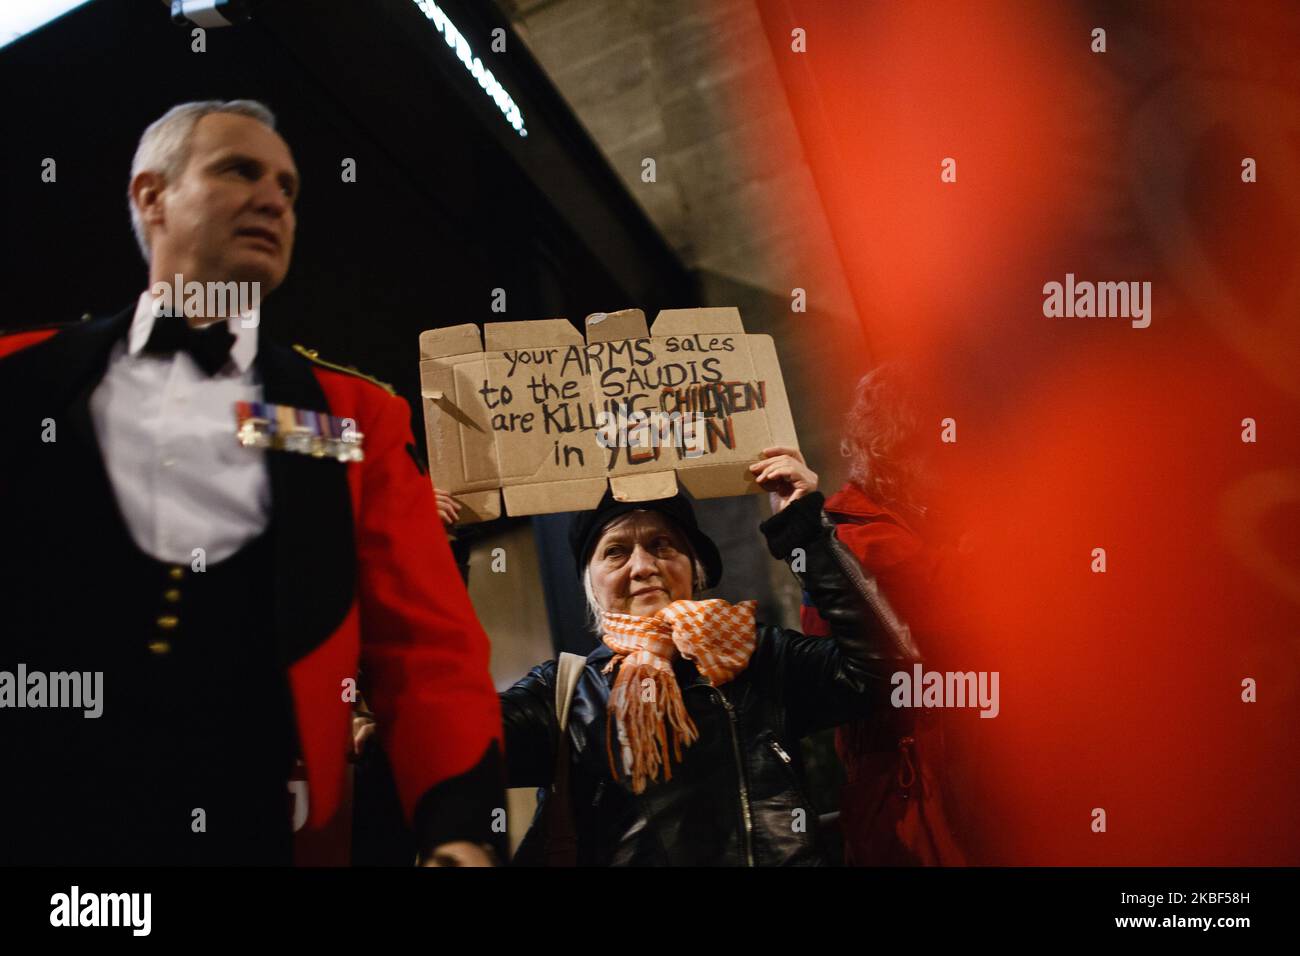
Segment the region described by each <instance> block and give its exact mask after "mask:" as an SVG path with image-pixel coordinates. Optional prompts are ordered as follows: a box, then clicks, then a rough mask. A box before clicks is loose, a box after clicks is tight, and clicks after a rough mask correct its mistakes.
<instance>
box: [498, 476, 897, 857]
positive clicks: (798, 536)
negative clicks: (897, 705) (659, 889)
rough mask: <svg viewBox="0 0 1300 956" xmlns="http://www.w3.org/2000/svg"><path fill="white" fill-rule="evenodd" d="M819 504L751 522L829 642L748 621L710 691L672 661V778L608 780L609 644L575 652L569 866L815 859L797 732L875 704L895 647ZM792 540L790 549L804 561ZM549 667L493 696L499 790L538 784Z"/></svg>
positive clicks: (553, 739) (868, 586) (818, 500)
mask: <svg viewBox="0 0 1300 956" xmlns="http://www.w3.org/2000/svg"><path fill="white" fill-rule="evenodd" d="M822 501H823V499H822V495H821V494H820V493H817V494H812V495H808V496H806V497H804V498H800V499H798V500H796V501H794V502H793V503H791V504H790V505H789V506H788V507H787V508H786V509H785V510H784V511H782V512H780V513H779V514H777V515H774V516H773V517H772V518H770V519H769V520H768V521H766V522H764V523H763V524H762V525H761V530H762V531H763V533H764V535H765V536H766V537H767V543H768V548H769V550H771V552H772V554H773V555H774V556H775V557H777V558H779V559H782V560H786V561H787V563H791V564H792V569H798V568H800V567H802V568H803V570H802V572H800V571H798V570H796V573H797V574H798V576H799V578H800V579H801V581H802V583H803V586H804V589H805V590H806V591H807V592H808V594H809V596H810V598H811V599H812V602H813V603H814V604H815V605H816V607H817V609H818V610H819V611H820V612H821V615H822V617H823V618H824V619H825V620H826V621H827V623H828V624H829V625H830V631H831V639H826V638H809V637H804V635H802V634H800V633H798V632H796V631H787V630H783V629H782V628H780V627H776V626H773V625H768V624H759V625H758V627H757V630H758V639H757V644H756V646H755V649H754V654H753V657H752V658H751V659H750V663H749V666H748V668H747V669H746V670H745V671H744V672H743V673H741V674H740V675H739V676H738V677H737V678H736V679H735V680H733V681H731V682H730V683H728V684H725V685H723V686H721V687H717V688H715V687H711V686H709V685H708V684H707V683H706V682H705V681H704V679H703V678H702V677H701V676H700V674H699V672H698V671H697V670H696V669H695V665H694V664H692V663H691V662H690V661H687V660H684V659H678V661H677V662H676V663H675V665H674V669H675V673H676V677H677V682H678V684H679V686H680V687H681V689H682V698H683V700H684V702H685V704H686V709H687V710H688V711H689V713H690V715H691V719H692V720H694V721H695V724H696V726H697V727H698V728H699V732H700V735H699V739H698V740H696V742H695V743H694V744H692V745H691V746H689V747H686V748H684V751H683V761H682V762H681V763H676V762H674V763H673V764H672V768H671V769H672V779H671V780H669V781H666V782H665V781H663V780H660V781H658V782H655V783H651V784H650V786H649V787H648V788H647V789H646V790H645V792H644V793H642V794H640V795H634V794H633V793H632V792H631V788H630V787H629V786H628V785H627V783H626V782H625V781H622V780H615V779H613V777H612V776H611V773H610V763H609V757H608V756H607V750H606V736H605V734H606V710H605V705H606V701H607V700H608V697H609V692H610V688H611V686H612V684H613V680H614V677H615V673H611V674H609V675H605V674H602V673H601V670H602V669H603V668H604V666H605V665H606V664H607V663H608V661H609V658H610V655H611V651H610V649H609V648H608V647H606V646H604V645H601V647H600V648H598V649H597V650H595V651H593V652H592V654H591V655H590V656H589V657H588V658H587V665H586V668H585V670H584V671H583V674H582V676H581V678H580V680H579V682H578V686H577V689H576V690H575V692H574V696H573V703H572V704H571V707H570V716H569V727H568V732H569V735H570V756H571V767H572V770H571V774H570V784H569V785H570V788H571V794H572V803H573V813H574V818H575V823H576V827H577V838H578V862H579V864H580V865H588V866H639V865H649V866H654V865H659V866H664V865H670V866H714V865H724V866H726V865H736V866H745V865H748V866H766V865H789V864H802V865H819V864H823V863H826V862H828V860H827V859H826V857H825V856H824V854H823V852H822V850H821V848H820V847H819V844H818V839H817V813H816V811H815V810H814V808H813V806H812V804H811V803H810V802H809V800H808V798H807V796H806V795H805V793H804V790H803V786H802V783H801V780H800V778H799V775H798V773H797V771H796V769H795V763H794V759H792V757H791V754H792V753H793V754H797V749H796V748H797V747H798V742H799V739H800V737H802V736H803V735H805V734H808V733H811V732H813V731H816V730H820V729H822V728H824V727H831V726H834V725H836V724H840V723H844V722H847V721H850V720H854V719H857V718H860V717H863V716H866V715H869V714H870V713H872V712H873V711H878V709H879V708H881V707H888V706H889V701H888V691H889V675H890V674H891V673H892V672H893V671H894V670H895V669H896V668H897V666H898V662H899V661H900V660H903V659H904V658H905V657H906V651H907V647H908V642H907V640H906V630H905V628H904V629H903V630H902V631H901V632H900V631H899V630H897V627H896V622H895V621H893V620H892V619H891V615H890V614H889V612H888V609H887V608H885V607H883V602H882V601H880V600H879V594H878V592H876V591H875V586H874V582H873V581H872V580H870V579H869V578H867V577H865V576H864V575H863V573H862V572H861V570H860V568H859V566H858V564H857V562H856V561H854V560H853V558H852V555H851V554H849V552H848V551H847V550H846V549H844V547H843V545H841V544H840V543H839V542H838V541H837V540H835V539H834V537H833V533H832V531H833V528H832V525H831V524H830V522H829V520H828V519H826V517H825V515H824V513H823V512H822ZM796 549H803V554H802V557H803V562H800V561H799V560H798V558H799V557H800V555H799V553H798V552H797V551H796ZM792 558H793V560H792ZM555 671H556V665H555V662H554V661H548V662H546V663H545V664H541V665H539V666H537V667H534V668H533V669H532V671H530V672H529V673H528V675H527V676H526V677H524V678H523V679H522V680H520V681H519V682H518V683H517V684H515V685H514V686H513V687H511V688H510V689H509V690H507V691H505V692H504V693H503V694H502V695H501V706H502V714H503V718H504V723H505V738H506V760H507V764H508V767H509V786H511V787H524V786H537V787H541V788H547V787H549V786H550V783H551V778H552V776H553V775H554V764H555V753H556V746H557V739H558V725H557V722H556V719H555V684H554V680H555ZM615 753H617V744H616V743H615ZM542 796H543V798H544V797H545V791H544V792H543V794H542ZM531 836H532V834H530V837H531ZM521 850H522V848H521Z"/></svg>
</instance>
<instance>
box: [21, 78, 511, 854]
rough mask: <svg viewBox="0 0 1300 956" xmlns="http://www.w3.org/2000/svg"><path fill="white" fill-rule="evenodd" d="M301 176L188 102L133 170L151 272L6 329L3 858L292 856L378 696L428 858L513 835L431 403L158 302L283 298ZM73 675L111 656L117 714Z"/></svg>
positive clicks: (237, 126) (217, 113) (325, 813)
mask: <svg viewBox="0 0 1300 956" xmlns="http://www.w3.org/2000/svg"><path fill="white" fill-rule="evenodd" d="M297 188H298V176H297V171H296V169H295V166H294V162H293V157H292V155H291V153H290V151H289V148H288V146H287V145H286V144H285V142H284V140H283V139H281V138H280V136H279V135H278V134H277V133H276V132H275V130H274V117H273V116H272V115H271V114H270V113H269V111H267V110H266V108H265V107H264V106H262V105H261V104H258V103H255V102H251V101H234V102H230V103H218V102H206V103H189V104H183V105H181V106H178V107H175V108H174V109H172V110H171V111H169V112H168V113H167V114H165V115H164V116H163V117H162V118H161V119H159V120H158V121H157V122H155V123H154V124H153V125H151V126H150V127H149V129H148V130H146V132H145V134H144V136H143V137H142V139H141V141H140V145H139V148H138V150H137V153H136V156H135V161H134V163H133V166H132V170H131V182H130V202H131V213H132V220H133V225H134V227H135V230H136V236H137V239H138V240H139V242H140V245H141V249H142V251H143V252H144V254H145V258H146V260H147V261H148V263H149V273H150V275H149V281H150V288H149V290H148V291H146V292H144V293H143V294H142V295H141V296H140V298H139V300H138V302H136V303H135V304H134V305H132V306H131V307H129V308H127V309H125V310H124V311H123V312H121V313H119V314H117V315H114V316H110V317H107V318H102V319H98V320H94V321H87V322H83V323H81V324H79V325H75V326H72V327H69V328H67V329H65V330H63V331H61V332H59V333H57V334H54V333H52V332H48V331H47V332H40V333H28V334H20V335H13V336H9V337H6V338H0V407H3V408H4V409H5V416H6V422H7V425H8V428H7V435H6V458H5V462H4V467H3V469H0V502H3V517H2V518H0V521H3V528H4V533H3V535H0V542H2V544H0V595H2V596H3V602H4V603H3V606H4V609H5V613H6V616H7V619H8V620H7V626H6V627H5V629H4V630H3V632H0V672H3V673H8V674H10V675H16V674H18V673H19V671H20V670H21V671H22V672H23V673H24V674H25V675H28V676H26V678H25V685H26V686H22V687H17V686H16V685H15V683H14V680H10V682H9V684H8V685H6V686H7V687H8V690H9V694H8V697H7V698H6V697H5V696H4V695H3V694H2V693H0V765H2V766H4V768H5V780H4V784H3V786H0V862H9V863H13V862H23V863H144V864H170V863H268V864H275V863H287V862H290V861H291V860H292V858H293V849H292V847H293V832H292V823H291V820H290V813H289V808H290V801H289V799H288V789H287V785H286V781H287V779H288V777H289V776H290V773H291V772H292V770H293V768H294V766H295V764H296V761H298V760H302V762H303V764H304V765H305V773H306V778H307V783H308V787H307V793H308V800H307V803H308V812H307V822H306V827H307V829H308V830H325V829H326V828H328V827H330V825H331V823H336V822H337V820H338V818H339V816H340V815H341V814H344V813H346V801H345V800H344V799H343V793H344V783H345V778H346V761H347V753H348V749H349V731H350V717H351V707H352V703H351V702H352V701H354V700H355V699H356V696H357V693H358V691H364V694H365V698H366V700H367V702H368V704H369V706H370V707H371V708H372V709H373V711H374V712H375V715H376V718H377V725H378V729H379V735H380V739H381V742H382V743H383V745H384V749H385V750H386V752H387V754H388V757H389V760H390V761H391V764H392V767H393V774H394V778H395V781H396V784H397V790H398V792H399V795H400V797H401V801H402V804H403V808H404V810H405V812H406V814H407V818H408V821H409V822H410V823H411V824H412V826H413V828H414V832H415V834H416V838H417V841H418V843H419V849H420V851H421V858H422V860H423V861H424V862H427V863H432V864H435V865H437V864H444V863H445V864H450V865H480V864H485V863H489V862H491V858H492V856H493V852H494V849H495V850H496V851H499V850H500V845H499V842H498V841H499V839H500V837H499V835H498V834H496V833H495V832H494V831H495V830H496V829H499V828H497V827H494V826H493V824H494V822H495V817H494V813H493V811H494V810H495V809H496V808H499V807H503V806H504V802H503V793H502V788H501V787H502V775H501V769H500V762H499V760H500V713H499V710H498V704H497V697H496V694H495V692H494V690H493V687H492V683H491V679H490V677H489V673H488V668H487V663H488V642H487V638H486V636H485V635H484V633H483V631H482V628H481V627H480V625H479V623H478V621H477V619H476V617H475V615H474V611H473V608H472V607H471V605H470V603H469V599H468V596H467V594H466V592H465V588H464V586H463V584H462V582H461V579H460V576H459V574H458V573H457V569H456V565H455V563H454V561H453V558H452V555H451V551H450V549H449V547H448V544H447V539H446V536H445V533H444V531H443V529H442V525H441V522H440V521H439V520H438V514H437V510H436V505H435V499H434V494H433V489H432V487H431V486H430V483H429V481H428V479H427V478H425V477H423V476H422V475H421V472H420V470H419V467H418V466H417V464H416V462H415V460H414V457H413V456H412V455H411V454H410V451H411V448H412V447H413V446H411V447H408V446H410V443H411V441H412V439H411V429H410V424H409V409H408V406H407V405H406V403H405V402H404V401H403V400H401V399H400V398H398V397H396V396H394V395H393V394H392V392H391V390H390V389H386V388H385V387H383V386H381V385H380V384H378V383H375V382H373V381H372V380H369V379H367V378H365V377H364V376H360V375H358V374H356V373H349V372H348V371H346V370H341V369H337V368H334V367H330V366H327V365H325V364H323V363H321V362H319V361H317V360H316V358H315V356H314V353H308V352H306V351H303V350H300V351H297V352H295V351H290V350H285V349H281V348H279V347H277V346H274V345H273V344H271V343H269V342H266V341H261V340H260V339H259V336H258V328H257V320H258V315H259V314H258V312H257V311H256V310H253V311H248V310H244V311H239V310H238V309H236V308H233V307H230V305H229V304H227V306H226V307H225V308H221V309H219V310H218V311H219V313H220V314H216V315H214V314H209V313H210V311H211V310H210V308H204V307H202V306H200V305H198V304H197V302H194V303H192V302H190V301H189V299H188V298H187V299H186V301H185V302H184V303H182V301H181V300H180V296H179V295H163V294H162V290H163V288H164V285H160V283H161V284H165V285H170V286H172V291H175V292H177V293H180V292H183V291H184V290H186V289H188V288H189V287H190V286H189V284H190V283H199V284H200V287H208V284H210V283H230V282H233V283H241V282H242V283H250V284H251V283H257V284H258V285H257V286H256V287H254V288H256V289H258V290H259V291H260V295H261V296H262V297H265V296H266V295H268V294H269V293H270V292H271V291H273V290H274V289H275V288H276V286H278V285H279V284H280V282H281V281H282V280H283V278H284V276H285V273H286V272H287V270H288V266H289V261H290V255H291V252H292V248H293V240H294V229H295V219H294V198H295V194H296V191H297ZM168 313H171V314H168ZM74 673H75V674H80V675H82V677H85V678H86V680H87V681H90V680H91V676H90V675H95V674H102V701H101V706H102V713H101V714H100V715H99V716H98V717H92V716H87V715H86V712H85V711H84V710H83V709H75V708H70V707H62V708H55V707H51V706H49V704H50V703H51V699H49V698H48V695H47V694H46V693H44V692H42V690H41V687H40V685H41V684H42V682H43V681H47V680H54V679H58V678H56V677H54V676H53V675H65V676H64V678H63V679H64V681H65V687H66V686H68V685H67V684H66V681H67V675H70V674H74ZM31 675H36V676H34V677H33V676H31ZM358 680H359V687H358V686H357V685H358ZM86 686H87V687H89V686H91V684H90V683H87V685H86ZM15 690H16V692H17V695H18V696H17V697H15V694H14V691H15ZM18 698H21V699H18Z"/></svg>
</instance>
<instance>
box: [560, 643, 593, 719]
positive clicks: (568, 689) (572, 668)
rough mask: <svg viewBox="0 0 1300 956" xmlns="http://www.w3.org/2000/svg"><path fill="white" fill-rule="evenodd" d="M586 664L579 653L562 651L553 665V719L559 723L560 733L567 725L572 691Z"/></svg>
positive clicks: (575, 687)
mask: <svg viewBox="0 0 1300 956" xmlns="http://www.w3.org/2000/svg"><path fill="white" fill-rule="evenodd" d="M586 666H587V659H586V658H585V657H583V656H582V655H581V654H570V653H569V652H568V651H564V652H563V653H561V654H560V657H559V660H557V661H556V665H555V719H556V720H557V721H558V722H559V724H560V733H564V731H565V730H566V729H567V728H568V726H569V704H570V703H571V702H572V701H573V692H574V690H576V689H577V686H578V680H579V678H581V677H582V670H583V668H584V667H586Z"/></svg>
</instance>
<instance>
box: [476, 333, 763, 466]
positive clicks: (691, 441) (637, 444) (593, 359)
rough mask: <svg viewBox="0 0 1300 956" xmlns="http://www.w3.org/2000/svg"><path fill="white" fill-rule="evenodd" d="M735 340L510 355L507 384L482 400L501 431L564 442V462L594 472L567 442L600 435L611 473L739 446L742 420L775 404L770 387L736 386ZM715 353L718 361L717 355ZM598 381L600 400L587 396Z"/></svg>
mask: <svg viewBox="0 0 1300 956" xmlns="http://www.w3.org/2000/svg"><path fill="white" fill-rule="evenodd" d="M735 339H736V337H735V336H734V335H718V336H705V335H689V336H676V335H673V336H667V337H665V338H662V339H623V340H621V341H616V342H593V343H589V344H583V345H568V346H556V347H552V348H542V349H511V350H508V351H504V352H501V353H500V354H501V356H502V358H504V359H505V361H506V363H507V372H506V375H505V379H504V380H499V381H498V383H497V384H493V383H491V382H489V381H484V382H483V387H482V388H480V389H479V395H480V396H481V397H482V398H483V402H484V405H485V406H486V407H487V409H488V411H489V412H490V413H491V416H492V417H491V423H492V430H493V431H496V432H522V433H527V434H531V433H533V432H535V431H538V430H540V431H542V432H543V433H544V434H546V435H555V436H559V437H557V438H556V439H555V447H554V455H555V462H556V464H563V465H564V466H570V465H571V464H572V465H576V466H578V467H582V466H583V465H585V463H586V462H585V458H584V452H583V449H582V448H581V447H577V446H574V445H569V444H564V443H563V436H566V435H571V434H573V433H575V432H585V431H591V432H595V433H596V435H595V437H596V441H597V443H598V444H599V445H600V446H601V447H602V448H605V449H607V451H608V453H609V460H608V461H607V462H606V467H607V468H613V467H614V466H615V465H616V464H618V462H619V456H620V452H621V453H622V454H623V455H624V456H625V459H626V462H627V464H629V465H639V464H645V463H648V462H655V461H658V460H659V457H660V450H661V449H662V448H665V447H667V448H673V449H675V450H676V455H677V458H678V460H681V459H687V458H699V457H702V456H704V455H708V454H714V453H716V452H717V451H718V450H719V449H721V448H727V449H734V448H735V447H736V438H735V427H734V424H733V421H732V419H733V416H735V415H738V414H742V413H744V412H748V411H753V410H756V409H761V408H765V407H766V405H767V383H766V382H764V381H728V380H726V379H725V378H724V374H723V367H722V366H723V362H722V359H723V357H724V356H725V354H726V353H731V352H735V351H736V343H735ZM710 353H714V354H710ZM588 381H590V382H592V383H593V386H594V391H595V393H596V394H595V397H594V400H592V399H591V398H584V397H583V396H582V392H583V383H584V382H588Z"/></svg>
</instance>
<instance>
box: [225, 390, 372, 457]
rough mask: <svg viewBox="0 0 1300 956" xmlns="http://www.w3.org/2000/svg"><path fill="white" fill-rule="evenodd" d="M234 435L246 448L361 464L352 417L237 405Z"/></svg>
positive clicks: (265, 405) (282, 407)
mask: <svg viewBox="0 0 1300 956" xmlns="http://www.w3.org/2000/svg"><path fill="white" fill-rule="evenodd" d="M235 423H236V430H235V436H236V438H238V440H239V443H240V444H241V445H243V446H244V447H245V448H266V449H270V450H273V451H290V452H296V453H297V454H300V455H311V456H312V457H313V458H333V459H335V460H337V461H342V462H348V461H362V460H363V459H364V458H365V454H364V453H363V452H362V450H361V442H362V439H363V438H364V437H365V436H364V435H362V434H361V432H359V431H357V425H356V422H355V421H354V420H352V419H351V418H335V417H334V416H333V415H326V414H325V413H324V412H315V411H312V410H311V409H307V408H293V407H291V406H289V405H273V404H271V403H269V402H236V403H235Z"/></svg>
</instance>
